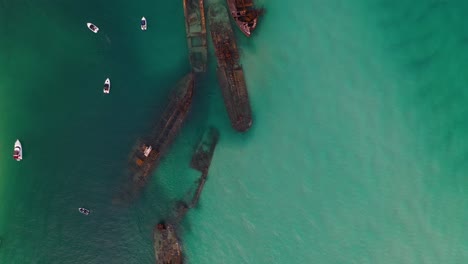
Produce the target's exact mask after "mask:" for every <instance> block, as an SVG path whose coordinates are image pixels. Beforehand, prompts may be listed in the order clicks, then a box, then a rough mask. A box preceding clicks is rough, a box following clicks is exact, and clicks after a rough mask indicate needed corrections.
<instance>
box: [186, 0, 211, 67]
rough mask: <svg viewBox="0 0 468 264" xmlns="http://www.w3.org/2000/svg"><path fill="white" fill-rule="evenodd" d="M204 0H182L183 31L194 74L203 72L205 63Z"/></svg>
mask: <svg viewBox="0 0 468 264" xmlns="http://www.w3.org/2000/svg"><path fill="white" fill-rule="evenodd" d="M203 1H204V0H183V4H184V15H185V31H186V34H187V44H188V48H189V53H190V55H189V56H190V64H191V65H192V69H193V71H194V72H205V71H206V61H207V43H206V24H205V9H204V7H203Z"/></svg>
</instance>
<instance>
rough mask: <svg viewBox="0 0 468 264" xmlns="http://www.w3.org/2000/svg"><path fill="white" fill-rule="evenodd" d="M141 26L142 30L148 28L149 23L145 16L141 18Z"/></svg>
mask: <svg viewBox="0 0 468 264" xmlns="http://www.w3.org/2000/svg"><path fill="white" fill-rule="evenodd" d="M140 27H141V30H143V31H145V30H146V29H147V28H148V23H147V22H146V18H145V17H142V18H141V23H140Z"/></svg>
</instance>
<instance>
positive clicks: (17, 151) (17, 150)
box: [13, 139, 23, 161]
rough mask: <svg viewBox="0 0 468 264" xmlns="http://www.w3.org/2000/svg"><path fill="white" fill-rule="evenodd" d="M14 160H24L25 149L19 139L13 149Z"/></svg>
mask: <svg viewBox="0 0 468 264" xmlns="http://www.w3.org/2000/svg"><path fill="white" fill-rule="evenodd" d="M13 158H14V159H15V160H17V161H20V160H22V159H23V147H22V146H21V142H20V141H19V140H18V139H17V140H16V142H15V147H14V148H13Z"/></svg>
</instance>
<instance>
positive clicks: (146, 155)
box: [143, 146, 153, 157]
mask: <svg viewBox="0 0 468 264" xmlns="http://www.w3.org/2000/svg"><path fill="white" fill-rule="evenodd" d="M151 150H153V147H151V146H148V147H146V148H145V151H144V152H143V155H145V157H148V156H149V154H150V153H151Z"/></svg>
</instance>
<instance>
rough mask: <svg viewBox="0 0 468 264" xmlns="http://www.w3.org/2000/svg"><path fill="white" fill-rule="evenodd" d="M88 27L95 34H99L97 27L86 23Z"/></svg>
mask: <svg viewBox="0 0 468 264" xmlns="http://www.w3.org/2000/svg"><path fill="white" fill-rule="evenodd" d="M86 26H88V28H89V30H91V31H92V32H94V33H98V31H99V28H98V27H97V26H96V25H94V24H93V23H89V22H88V23H86Z"/></svg>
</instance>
